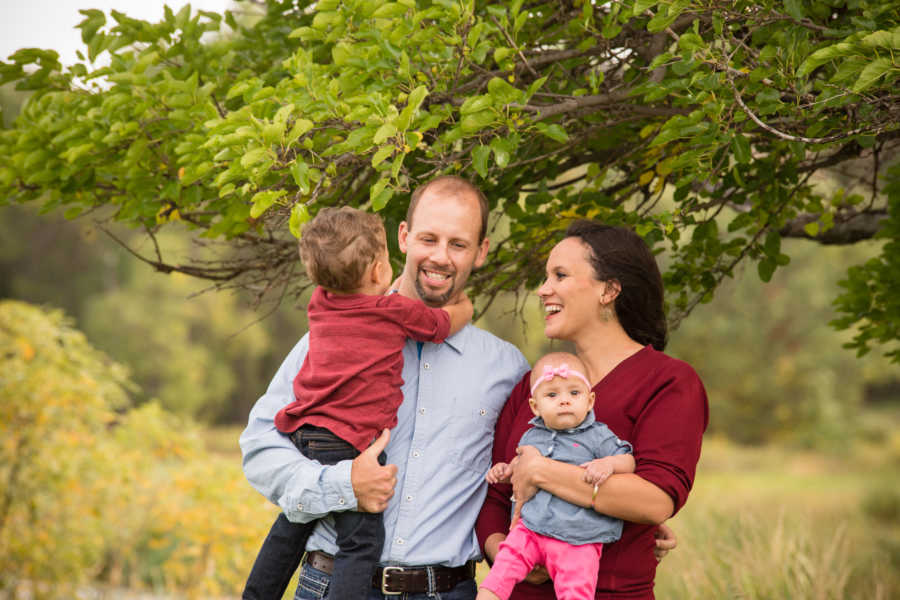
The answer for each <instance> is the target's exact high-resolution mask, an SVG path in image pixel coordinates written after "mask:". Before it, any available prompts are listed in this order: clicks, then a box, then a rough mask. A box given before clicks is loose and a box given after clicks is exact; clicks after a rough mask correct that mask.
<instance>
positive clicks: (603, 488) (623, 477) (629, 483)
mask: <svg viewBox="0 0 900 600" xmlns="http://www.w3.org/2000/svg"><path fill="white" fill-rule="evenodd" d="M583 477H584V469H582V468H581V467H578V466H576V465H570V464H567V463H563V462H559V461H555V460H551V459H546V458H544V459H543V460H540V461H538V462H537V463H536V465H535V468H534V470H533V473H532V477H531V479H532V481H533V482H534V484H536V485H537V486H538V487H539V488H541V489H543V490H546V491H548V492H550V493H551V494H553V495H554V496H557V497H559V498H562V499H563V500H566V501H568V502H571V503H572V504H577V505H579V506H585V507H590V506H593V508H594V510H596V511H597V512H601V513H603V514H605V515H609V516H611V517H616V518H617V519H622V520H625V521H631V522H634V523H645V524H659V523H662V522H663V521H665V520H666V519H668V518H669V517H670V516H672V512H673V511H674V509H675V506H674V504H673V502H672V498H670V497H669V495H668V494H666V493H665V492H664V491H662V490H661V489H659V488H658V487H657V486H656V485H654V484H652V483H650V482H649V481H647V480H646V479H644V478H642V477H640V476H639V475H635V474H633V473H623V474H616V475H612V476H610V478H609V479H607V480H606V482H604V483H603V484H602V485H600V486H599V487H598V488H597V494H596V497H594V498H593V501H592V496H593V495H594V487H593V486H592V485H591V484H589V483H586V482H585V481H584V479H583Z"/></svg>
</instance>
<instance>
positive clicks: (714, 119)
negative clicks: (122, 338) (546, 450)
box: [0, 0, 900, 360]
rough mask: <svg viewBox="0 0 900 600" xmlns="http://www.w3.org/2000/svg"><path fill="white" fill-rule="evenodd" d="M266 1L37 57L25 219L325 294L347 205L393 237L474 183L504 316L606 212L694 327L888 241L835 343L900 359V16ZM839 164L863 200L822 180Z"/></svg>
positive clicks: (796, 8) (831, 1) (801, 8)
mask: <svg viewBox="0 0 900 600" xmlns="http://www.w3.org/2000/svg"><path fill="white" fill-rule="evenodd" d="M239 6H240V7H241V9H242V10H241V12H242V13H243V16H241V15H238V16H235V14H234V13H232V12H226V13H225V15H224V17H223V16H221V15H218V14H214V13H208V12H202V11H201V12H198V13H192V12H191V10H190V8H187V7H186V8H184V9H182V10H181V11H179V12H178V13H177V14H176V13H173V12H172V11H170V10H168V9H167V11H166V14H165V18H164V19H163V20H162V21H161V22H159V23H148V22H144V21H139V20H135V19H131V18H129V17H127V16H126V15H124V14H121V13H118V12H116V11H112V12H111V17H112V20H111V21H108V20H107V17H106V15H104V14H103V13H102V12H100V11H97V10H86V11H82V12H83V13H84V15H85V20H84V21H83V22H82V23H81V25H80V28H81V31H82V37H83V40H84V42H85V44H86V46H87V59H88V61H86V62H85V63H84V64H77V65H74V66H73V67H68V68H64V67H62V66H61V65H60V64H59V62H58V60H57V54H56V53H55V52H53V51H52V50H36V49H24V50H20V51H18V52H17V53H15V54H14V55H12V56H11V57H10V61H9V62H6V63H3V64H2V65H0V81H2V82H4V83H5V82H15V83H16V86H17V87H18V88H19V89H25V90H31V91H33V95H32V96H31V98H30V101H29V102H28V104H27V106H26V107H25V109H24V110H23V112H22V113H21V114H20V115H19V117H18V118H17V120H16V121H15V123H14V124H13V125H12V127H11V128H10V129H7V130H4V131H3V132H2V134H0V156H2V157H3V158H2V159H0V160H2V163H0V197H4V198H5V199H6V201H14V202H29V201H38V202H41V203H42V205H43V207H44V208H45V209H47V210H49V209H52V208H54V207H63V208H64V210H65V211H66V215H67V216H70V217H74V216H76V215H79V214H84V213H88V212H91V214H94V215H99V216H101V217H103V218H108V217H110V216H111V217H112V218H114V219H117V220H119V221H123V222H126V223H129V224H131V225H134V226H136V227H141V228H143V229H145V230H146V231H147V232H148V233H149V234H150V235H155V233H156V232H157V231H159V229H161V228H169V227H172V226H173V225H174V224H179V225H182V226H187V227H188V228H190V229H191V230H192V231H193V232H194V233H195V234H196V235H197V236H198V237H200V238H209V239H213V240H224V241H225V242H226V243H227V244H228V246H229V248H231V251H230V252H229V253H228V254H227V255H224V257H223V258H221V259H219V260H215V261H208V260H204V261H200V260H196V261H193V262H191V261H190V260H187V261H185V262H175V260H173V258H172V257H171V256H168V255H166V253H165V248H158V249H156V250H155V251H153V252H152V253H150V254H147V255H144V258H145V260H147V261H148V262H150V263H151V264H153V265H154V266H155V267H156V268H158V269H160V270H163V271H171V270H179V271H182V272H185V273H188V274H191V275H196V276H200V277H205V278H209V279H212V280H214V281H217V282H219V284H220V285H241V286H247V287H250V288H252V289H254V290H256V291H257V292H258V293H260V294H265V293H268V292H270V291H272V290H275V289H285V288H287V289H294V290H296V289H297V288H298V287H302V285H303V282H302V280H301V279H300V276H299V272H300V270H299V269H298V268H297V264H296V263H297V259H296V252H295V239H294V237H295V236H297V235H299V228H300V226H301V225H302V223H303V222H305V221H306V220H308V219H309V218H310V215H312V214H315V212H316V211H317V210H318V209H319V208H320V207H322V206H330V205H338V204H350V205H354V206H362V207H366V208H368V209H370V210H373V211H380V213H381V214H382V215H383V216H384V218H385V220H386V222H387V224H388V229H389V230H391V229H394V228H395V226H396V224H397V223H398V222H399V221H400V220H401V219H402V218H403V215H404V212H405V208H406V197H407V196H408V194H409V192H410V191H411V189H413V188H414V187H415V186H416V185H417V184H419V183H422V182H423V181H425V180H427V179H429V178H431V177H433V176H435V175H438V174H441V173H458V174H461V175H463V176H465V177H468V178H470V179H472V180H474V181H475V182H476V183H478V184H479V185H480V186H481V187H482V188H483V189H484V191H485V192H486V194H487V196H488V198H489V199H490V201H491V205H492V208H493V210H494V215H495V220H494V223H495V230H494V232H493V238H494V244H493V248H492V251H491V254H490V257H489V261H488V263H487V265H486V266H485V267H484V268H483V269H481V270H480V271H479V272H478V273H477V274H476V275H475V276H474V277H473V284H474V289H475V291H476V292H477V293H479V294H481V295H482V297H483V298H485V299H486V301H487V302H489V301H490V299H491V298H493V297H495V296H496V294H497V293H498V292H501V291H504V290H512V289H519V288H520V287H521V286H528V287H533V286H535V285H536V284H537V283H538V281H539V280H540V279H541V277H542V273H543V264H542V263H543V257H544V256H545V255H546V253H547V251H548V249H549V247H550V246H551V245H552V244H553V243H554V241H555V239H556V236H557V235H558V231H559V230H560V229H561V228H563V226H564V225H565V220H567V219H569V218H572V217H576V216H586V217H590V218H596V219H601V220H604V221H607V222H611V223H621V224H627V225H629V226H631V227H634V228H635V229H636V230H637V231H638V232H639V233H640V234H641V235H642V236H644V238H645V239H646V240H647V241H648V242H649V243H650V244H651V245H653V246H654V248H656V249H658V250H659V251H661V252H665V256H666V258H665V260H664V264H665V267H666V268H665V274H664V277H665V280H666V284H667V288H668V290H669V302H670V315H671V316H672V319H673V321H674V322H676V323H677V322H678V321H680V319H681V318H683V317H684V316H685V315H686V314H688V313H689V312H690V310H691V309H692V308H693V307H694V306H695V305H696V304H697V303H698V302H701V301H706V300H708V299H709V298H711V296H712V294H713V292H714V290H715V289H716V287H717V285H718V284H719V283H720V282H721V281H722V280H723V279H724V278H725V277H728V276H730V275H731V273H732V272H733V270H734V268H735V267H736V266H737V265H738V264H739V263H740V262H741V261H752V262H753V263H755V264H756V266H757V269H758V273H759V277H760V278H761V279H762V280H763V281H768V280H769V279H770V278H771V277H772V274H773V273H774V271H775V270H776V269H777V268H778V266H780V265H784V264H786V263H787V262H788V261H789V257H788V256H787V255H786V254H785V253H783V252H782V250H781V240H782V238H783V237H786V236H791V237H806V238H810V239H815V240H817V241H820V242H823V243H853V242H856V241H859V240H861V239H869V238H872V237H873V236H876V235H881V236H883V237H886V238H888V243H887V244H885V246H884V251H883V253H882V255H881V256H880V257H879V258H877V259H874V261H873V262H871V263H869V264H866V265H861V266H860V267H858V268H856V269H854V270H851V272H850V273H849V274H848V278H847V281H846V286H845V290H846V291H845V293H844V294H843V295H842V296H841V298H840V299H839V301H838V302H837V307H838V309H839V310H840V311H842V316H841V318H840V319H838V320H837V321H836V324H837V325H838V326H839V327H850V326H859V329H858V331H859V335H858V337H857V338H856V341H855V342H854V344H853V345H854V346H855V347H856V348H857V349H858V350H859V351H860V352H865V351H866V350H867V349H868V347H869V344H870V343H871V342H873V341H876V342H882V343H887V344H891V343H894V341H895V340H896V339H898V337H900V331H898V328H900V325H898V324H900V306H898V305H897V301H896V294H891V293H890V291H891V290H892V289H897V284H898V283H900V262H898V261H900V258H898V254H897V253H896V252H890V251H889V250H890V248H892V247H895V245H896V237H897V235H896V234H897V232H898V231H900V190H898V187H900V186H898V185H897V184H896V183H891V182H892V181H893V182H896V181H897V177H898V167H897V166H896V156H897V155H896V152H895V150H896V147H897V144H898V141H897V140H898V138H900V127H898V123H900V119H898V100H897V96H896V93H895V87H896V85H897V80H898V76H900V63H898V59H897V58H896V56H897V51H898V49H900V19H898V12H900V9H898V7H897V6H896V4H895V3H893V2H890V1H887V0H880V1H877V0H849V1H845V0H825V1H816V2H811V1H804V0H787V1H785V2H775V1H772V0H768V1H763V2H759V1H756V0H754V1H752V2H751V1H730V2H724V1H716V0H713V1H711V2H710V1H705V2H699V1H689V0H669V1H662V2H656V1H652V0H626V1H623V2H612V3H601V2H588V1H585V0H574V1H562V2H531V3H527V4H526V3H524V2H523V1H522V0H517V1H513V2H496V3H491V2H474V1H472V0H434V1H431V2H428V1H420V2H415V1H413V0H400V1H398V2H381V1H376V0H348V1H343V2H339V1H337V0H322V1H319V2H317V3H311V2H302V1H299V2H296V1H277V0H266V1H265V2H264V3H263V2H242V3H241V4H239ZM248 13H253V14H248ZM206 34H213V35H212V37H210V36H208V35H206ZM205 35H206V37H204V36H205ZM104 53H106V54H108V56H109V60H110V64H109V66H105V67H100V68H95V67H93V66H92V61H93V60H94V59H95V58H96V57H98V56H100V55H101V54H104ZM863 160H865V161H866V164H865V165H862V166H860V161H863ZM892 164H893V165H895V166H894V167H893V168H892V169H891V170H890V173H887V170H888V168H889V167H890V165H892ZM838 167H841V168H844V167H846V169H845V171H846V173H849V175H846V177H844V179H845V180H846V185H845V186H844V188H846V189H844V188H837V189H835V188H834V186H830V185H826V184H825V183H823V182H825V181H826V178H824V177H822V176H821V175H822V173H823V172H826V171H828V170H834V169H836V168H838ZM882 176H887V177H889V178H890V179H889V181H888V182H885V181H884V179H883V178H882ZM98 209H100V210H98ZM500 217H504V218H500ZM878 232H881V233H880V234H879V233H878ZM888 348H889V351H890V353H891V354H892V356H893V357H894V358H895V359H897V360H900V349H896V347H893V348H891V347H890V346H889V347H888Z"/></svg>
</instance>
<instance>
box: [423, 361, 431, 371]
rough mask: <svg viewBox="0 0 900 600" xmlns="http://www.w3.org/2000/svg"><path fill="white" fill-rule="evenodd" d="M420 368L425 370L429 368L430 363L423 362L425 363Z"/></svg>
mask: <svg viewBox="0 0 900 600" xmlns="http://www.w3.org/2000/svg"><path fill="white" fill-rule="evenodd" d="M422 368H423V369H425V370H426V371H427V370H428V369H430V368H431V365H430V364H428V363H425V364H423V365H422Z"/></svg>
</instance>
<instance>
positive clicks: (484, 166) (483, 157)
mask: <svg viewBox="0 0 900 600" xmlns="http://www.w3.org/2000/svg"><path fill="white" fill-rule="evenodd" d="M490 156H491V149H490V148H489V147H488V146H483V145H482V146H476V147H475V149H474V150H472V166H473V167H475V171H477V172H478V174H479V175H481V177H482V179H485V178H487V174H488V158H490Z"/></svg>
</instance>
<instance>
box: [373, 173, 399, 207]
mask: <svg viewBox="0 0 900 600" xmlns="http://www.w3.org/2000/svg"><path fill="white" fill-rule="evenodd" d="M388 183H389V182H388V180H387V179H379V180H378V181H376V182H375V185H373V186H372V187H371V188H370V189H369V200H370V201H371V202H372V209H373V210H375V211H376V212H377V211H379V210H381V209H382V208H384V207H385V206H387V203H388V200H390V199H391V196H393V195H394V191H393V190H392V189H391V188H389V187H387V185H388Z"/></svg>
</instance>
